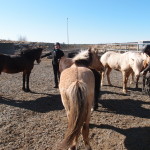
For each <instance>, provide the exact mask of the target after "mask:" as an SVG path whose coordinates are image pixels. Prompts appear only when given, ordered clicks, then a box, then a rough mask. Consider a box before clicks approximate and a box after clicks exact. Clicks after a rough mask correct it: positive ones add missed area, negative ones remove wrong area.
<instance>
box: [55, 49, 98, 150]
mask: <svg viewBox="0 0 150 150" xmlns="http://www.w3.org/2000/svg"><path fill="white" fill-rule="evenodd" d="M97 57H98V55H97V53H96V52H95V51H94V50H91V49H89V50H86V51H82V52H80V53H79V54H78V55H76V56H75V57H74V58H73V65H72V66H71V67H69V68H67V69H65V70H64V71H62V73H61V76H60V84H59V89H60V94H61V99H62V103H63V105H64V107H65V110H66V113H67V118H68V128H67V132H66V134H65V138H64V140H63V141H62V143H61V144H60V145H59V148H58V149H63V150H66V149H68V148H70V149H72V150H73V149H76V144H77V140H78V137H79V135H80V132H81V133H82V136H83V140H84V143H85V147H86V149H87V150H91V146H90V143H89V138H88V135H89V121H90V114H91V107H92V104H93V100H94V87H95V81H94V80H95V79H94V75H93V73H92V71H91V70H90V69H89V68H88V67H89V66H91V67H93V68H95V67H96V68H97V63H96V61H95V60H96V59H97ZM81 130H82V131H81Z"/></svg>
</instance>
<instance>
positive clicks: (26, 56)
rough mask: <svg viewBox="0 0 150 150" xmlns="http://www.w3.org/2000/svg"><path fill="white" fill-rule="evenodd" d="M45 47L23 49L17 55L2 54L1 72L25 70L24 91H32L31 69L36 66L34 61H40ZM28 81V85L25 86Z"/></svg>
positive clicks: (0, 55)
mask: <svg viewBox="0 0 150 150" xmlns="http://www.w3.org/2000/svg"><path fill="white" fill-rule="evenodd" d="M42 50H43V48H34V49H26V50H22V51H21V52H20V53H19V54H16V55H5V54H0V74H1V72H5V73H10V74H12V73H18V72H23V87H22V89H23V91H25V92H30V88H29V77H30V73H31V70H32V69H33V67H34V61H35V60H36V61H37V63H40V61H41V60H40V57H41V54H42ZM25 82H26V86H25Z"/></svg>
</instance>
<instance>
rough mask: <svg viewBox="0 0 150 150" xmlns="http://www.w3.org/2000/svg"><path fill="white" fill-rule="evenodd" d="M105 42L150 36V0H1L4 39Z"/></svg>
mask: <svg viewBox="0 0 150 150" xmlns="http://www.w3.org/2000/svg"><path fill="white" fill-rule="evenodd" d="M21 37H22V38H24V39H25V40H27V41H29V42H46V43H54V42H60V43H66V44H101V43H123V42H137V41H141V40H150V0H0V39H5V40H16V41H17V40H19V39H20V38H21Z"/></svg>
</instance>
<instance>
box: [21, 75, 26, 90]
mask: <svg viewBox="0 0 150 150" xmlns="http://www.w3.org/2000/svg"><path fill="white" fill-rule="evenodd" d="M25 80H26V73H25V72H23V85H22V90H23V91H25V90H26V88H25Z"/></svg>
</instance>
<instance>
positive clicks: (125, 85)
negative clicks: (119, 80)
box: [122, 71, 127, 94]
mask: <svg viewBox="0 0 150 150" xmlns="http://www.w3.org/2000/svg"><path fill="white" fill-rule="evenodd" d="M122 77H123V93H125V94H126V93H127V76H126V72H125V71H123V72H122Z"/></svg>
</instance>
